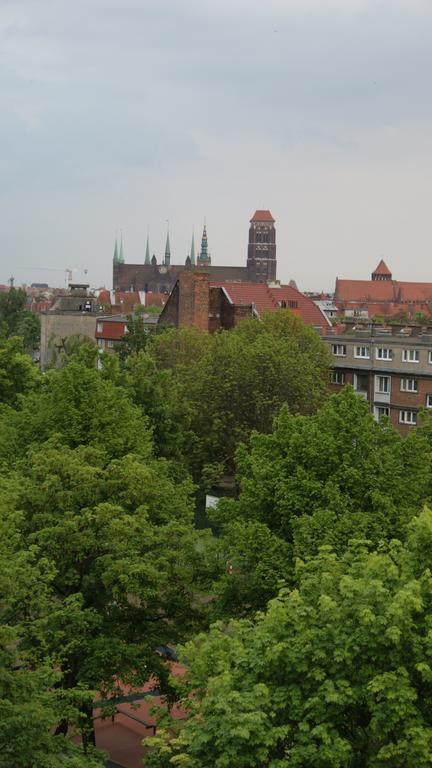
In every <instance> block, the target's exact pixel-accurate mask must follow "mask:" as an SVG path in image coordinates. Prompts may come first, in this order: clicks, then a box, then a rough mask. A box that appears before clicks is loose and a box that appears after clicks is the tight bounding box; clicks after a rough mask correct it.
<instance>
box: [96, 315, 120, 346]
mask: <svg viewBox="0 0 432 768" xmlns="http://www.w3.org/2000/svg"><path fill="white" fill-rule="evenodd" d="M101 325H102V330H101V331H98V327H100V326H101ZM125 329H126V323H125V321H124V320H106V319H100V320H96V332H95V338H96V339H112V340H113V341H120V339H122V338H123V336H124V335H125Z"/></svg>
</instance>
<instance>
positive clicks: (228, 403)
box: [150, 311, 329, 479]
mask: <svg viewBox="0 0 432 768" xmlns="http://www.w3.org/2000/svg"><path fill="white" fill-rule="evenodd" d="M150 351H151V354H152V355H153V356H154V357H155V360H156V362H157V365H158V367H159V368H169V369H171V370H172V371H173V373H174V376H175V379H176V382H177V385H178V396H179V398H180V399H181V401H182V403H184V404H185V410H186V412H187V413H189V414H190V416H191V431H192V433H193V435H194V436H195V437H194V439H193V440H192V441H191V442H192V444H191V449H190V454H189V461H190V467H191V469H192V470H193V474H194V477H195V478H196V479H199V478H200V477H201V474H202V472H203V471H205V466H206V465H208V464H210V465H215V464H220V465H221V466H224V467H225V471H228V472H232V471H233V469H234V454H235V451H236V448H237V446H238V445H239V443H240V442H242V441H245V440H248V438H249V436H250V434H251V432H252V430H254V429H257V430H259V431H260V432H269V431H270V430H271V428H272V423H273V419H274V418H275V416H276V415H277V414H278V413H279V410H280V408H281V406H282V405H284V404H286V405H287V406H288V408H289V410H290V411H291V412H293V413H313V412H314V411H315V410H316V408H317V407H318V406H319V405H320V404H321V403H322V402H323V401H324V400H325V398H326V396H327V380H328V365H329V358H328V351H327V349H326V348H325V346H324V344H323V343H322V341H321V340H320V338H319V336H318V335H317V334H316V333H315V331H314V330H312V329H311V328H309V327H307V326H305V325H304V323H303V322H302V321H301V320H300V319H299V318H296V317H294V316H293V315H291V314H290V313H289V312H283V311H281V312H278V313H271V314H269V315H268V316H266V317H265V318H264V319H263V321H262V322H258V321H257V320H254V319H250V320H245V321H244V322H243V323H241V324H240V325H239V326H237V327H236V328H235V329H234V330H232V331H222V332H220V333H217V334H214V335H209V334H205V333H203V332H200V331H198V330H197V329H181V330H179V331H173V330H171V331H167V332H166V333H165V334H163V335H162V336H160V337H156V338H155V339H154V340H153V342H152V344H151V348H150Z"/></svg>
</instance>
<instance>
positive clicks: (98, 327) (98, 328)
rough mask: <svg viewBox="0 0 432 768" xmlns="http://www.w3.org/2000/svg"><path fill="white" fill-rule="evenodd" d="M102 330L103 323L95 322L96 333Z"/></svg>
mask: <svg viewBox="0 0 432 768" xmlns="http://www.w3.org/2000/svg"><path fill="white" fill-rule="evenodd" d="M102 331H103V323H97V325H96V333H102Z"/></svg>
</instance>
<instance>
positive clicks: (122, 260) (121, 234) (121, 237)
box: [118, 232, 124, 264]
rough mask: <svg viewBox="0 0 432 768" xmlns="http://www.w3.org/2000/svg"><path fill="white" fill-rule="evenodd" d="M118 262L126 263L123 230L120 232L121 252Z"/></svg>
mask: <svg viewBox="0 0 432 768" xmlns="http://www.w3.org/2000/svg"><path fill="white" fill-rule="evenodd" d="M118 263H119V264H124V255H123V232H120V252H119V256H118Z"/></svg>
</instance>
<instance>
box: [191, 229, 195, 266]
mask: <svg viewBox="0 0 432 768" xmlns="http://www.w3.org/2000/svg"><path fill="white" fill-rule="evenodd" d="M190 260H191V265H192V266H193V267H194V266H195V235H194V233H193V232H192V243H191V249H190Z"/></svg>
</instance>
